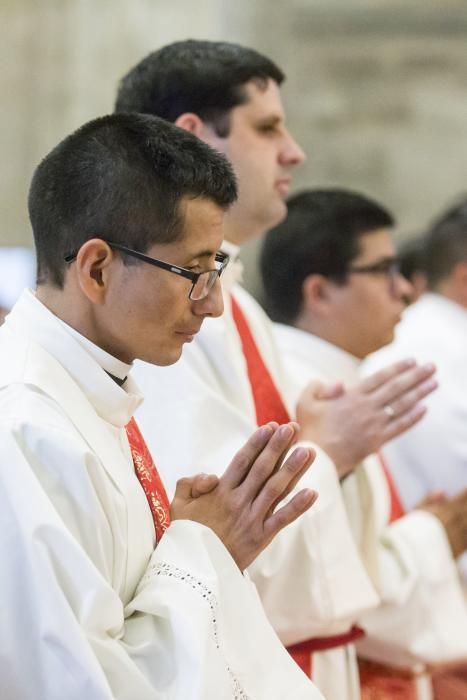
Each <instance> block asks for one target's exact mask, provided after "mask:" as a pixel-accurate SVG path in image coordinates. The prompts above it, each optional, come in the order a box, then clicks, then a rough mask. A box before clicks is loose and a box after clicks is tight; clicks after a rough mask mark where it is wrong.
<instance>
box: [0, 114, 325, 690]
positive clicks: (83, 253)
mask: <svg viewBox="0 0 467 700" xmlns="http://www.w3.org/2000/svg"><path fill="white" fill-rule="evenodd" d="M193 163H196V168H193ZM235 198H236V183H235V178H234V175H233V173H232V170H231V168H230V166H229V164H228V162H227V161H226V160H225V158H224V157H223V156H221V155H220V154H219V153H216V152H214V151H213V150H212V149H210V148H209V147H208V146H207V145H205V144H203V143H202V142H201V141H200V140H199V139H196V138H195V137H193V136H192V135H191V134H188V133H187V132H185V131H183V130H181V129H177V128H176V127H174V126H172V125H171V124H168V123H167V122H164V121H162V120H158V119H156V118H154V117H149V116H146V117H145V116H141V115H128V114H126V115H113V116H110V117H103V118H102V119H98V120H96V121H93V122H90V123H89V124H86V125H85V126H83V127H82V128H81V129H79V130H78V131H77V132H75V133H74V134H72V135H71V136H69V137H68V138H66V139H65V140H64V141H63V142H62V143H60V144H59V145H58V146H57V147H56V148H55V149H54V150H53V151H52V152H51V153H50V154H49V155H48V156H47V157H46V158H45V159H44V160H43V161H42V163H41V164H40V165H39V167H38V168H37V170H36V172H35V174H34V177H33V181H32V185H31V189H30V193H29V213H30V219H31V224H32V228H33V233H34V239H35V245H36V252H37V265H38V285H37V291H36V292H35V293H33V292H31V291H26V292H25V293H24V294H23V295H22V297H21V298H20V299H19V301H18V302H17V304H16V305H15V307H14V308H13V310H12V312H11V313H10V314H9V316H8V318H7V320H6V322H5V324H4V325H3V326H2V328H1V329H0V359H1V361H0V368H1V369H0V469H1V476H0V514H1V515H0V519H1V527H0V555H1V561H2V566H1V573H0V600H1V603H2V614H1V615H0V697H1V698H2V700H39V699H40V700H65V699H66V700H83V698H86V699H87V700H168V699H169V698H170V700H188V699H189V698H190V699H193V700H220V699H221V698H222V699H224V698H225V699H226V700H228V699H231V698H243V699H244V700H246V699H247V698H251V699H253V698H257V699H258V700H259V699H260V698H272V699H274V700H283V698H286V697H293V698H299V699H300V700H320V698H322V696H321V694H320V693H319V692H318V691H317V690H316V688H315V687H314V686H313V684H312V683H311V681H310V680H309V679H307V678H306V676H304V674H302V673H301V671H300V670H299V669H298V668H297V667H296V665H295V664H294V662H293V661H292V660H291V658H290V657H289V655H288V654H287V653H286V651H285V650H284V648H283V647H282V645H281V644H280V642H279V640H278V639H277V637H276V635H275V634H274V632H273V631H272V629H271V627H270V625H269V623H268V622H267V620H266V617H265V615H264V613H263V610H262V607H261V605H260V603H259V600H258V597H257V594H256V592H255V591H254V588H253V586H252V585H251V583H250V582H249V580H248V579H247V578H244V577H243V573H242V572H243V570H244V569H245V568H246V567H248V566H249V565H250V564H251V562H252V560H253V559H254V558H255V557H256V556H257V555H258V554H259V552H260V551H261V550H262V549H264V547H265V546H266V545H267V544H268V543H269V542H270V541H271V540H272V539H273V538H274V537H275V535H276V534H277V533H278V532H279V530H281V529H282V528H283V527H285V526H286V525H288V524H290V523H292V522H293V521H294V520H295V519H296V518H297V517H298V516H299V515H301V514H303V513H304V512H305V511H306V510H307V509H308V508H310V506H311V505H312V504H313V502H314V500H315V498H316V494H315V493H314V492H312V491H311V490H309V489H303V490H301V491H300V492H299V493H298V494H297V495H296V496H295V497H294V498H292V500H289V502H288V503H287V504H286V505H285V506H283V507H279V508H276V504H277V501H278V500H282V499H283V497H284V496H285V495H286V494H288V493H289V492H290V490H291V488H292V487H293V486H295V484H296V482H297V481H298V480H299V479H300V477H301V475H302V474H303V473H304V472H305V471H306V470H307V468H308V467H309V465H310V463H311V461H312V459H313V453H312V451H311V450H310V449H306V448H304V449H296V450H294V451H293V452H292V454H291V455H290V456H288V458H287V459H285V460H284V454H285V453H286V452H288V450H289V448H290V447H291V445H292V443H293V441H294V439H295V435H296V431H297V426H296V424H294V423H287V424H285V425H282V426H280V427H279V425H278V424H277V423H273V422H271V423H269V424H267V425H265V426H263V427H262V428H261V429H260V430H258V431H256V432H255V433H254V434H253V435H252V436H251V437H250V439H249V440H248V441H247V443H246V444H245V445H244V446H243V447H242V448H241V449H240V451H239V452H238V454H237V455H236V456H235V457H234V458H233V460H231V462H230V465H229V466H228V468H227V470H226V471H225V473H223V474H222V473H220V474H219V476H207V475H204V476H203V475H198V476H191V477H190V478H185V479H181V480H180V481H179V482H178V484H177V488H176V491H175V496H174V499H173V501H172V502H171V503H169V499H168V498H167V495H166V492H165V490H164V486H163V483H162V481H161V478H160V476H159V474H158V472H157V469H156V467H155V465H154V462H153V461H152V458H151V454H150V453H149V450H148V448H147V446H146V444H145V441H144V438H143V436H142V434H141V433H140V431H139V428H138V425H137V424H136V422H135V420H134V418H133V414H134V412H135V410H136V408H137V407H138V406H139V405H140V403H141V401H142V396H141V394H140V392H139V389H138V387H137V386H136V384H135V383H134V381H133V379H132V377H131V374H130V370H131V368H132V363H133V361H134V360H135V359H136V358H140V359H143V360H145V361H146V362H151V363H155V364H161V365H168V364H171V363H173V362H176V361H177V360H178V359H179V357H180V354H181V352H182V348H183V345H184V344H186V343H187V342H189V341H190V340H192V338H193V336H194V335H195V334H196V333H197V332H198V331H199V329H200V327H201V324H202V323H203V321H204V320H205V319H206V318H207V317H215V316H218V315H219V314H220V313H221V312H222V295H221V290H220V284H219V282H218V279H219V276H220V274H221V273H222V271H223V269H224V267H225V265H226V263H227V259H226V257H225V255H223V254H220V253H219V247H220V245H221V243H222V225H223V218H224V214H225V211H226V210H227V209H228V207H229V206H230V205H231V204H232V202H233V201H234V200H235ZM216 265H217V267H216ZM171 420H173V421H174V422H176V421H177V416H176V415H172V416H171ZM160 439H161V441H163V440H164V439H166V437H165V435H164V432H163V429H161V430H160ZM180 439H183V435H181V436H180ZM212 439H213V445H214V449H216V448H215V444H216V437H215V436H213V438H212ZM282 462H284V465H283V468H281V466H282ZM221 471H222V470H221Z"/></svg>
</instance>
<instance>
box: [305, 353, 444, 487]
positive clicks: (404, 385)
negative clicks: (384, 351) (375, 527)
mask: <svg viewBox="0 0 467 700" xmlns="http://www.w3.org/2000/svg"><path fill="white" fill-rule="evenodd" d="M434 373H435V367H434V365H432V364H426V365H417V364H416V362H415V360H410V359H409V360H401V361H399V362H396V363H394V364H392V365H390V366H389V367H387V368H385V369H382V370H380V371H378V372H375V373H374V374H372V375H371V376H369V377H367V378H366V379H363V380H362V381H361V382H359V383H358V384H357V385H355V386H353V387H351V388H349V389H343V388H342V390H341V391H340V392H338V391H334V392H327V393H326V391H325V387H324V386H323V384H321V383H319V382H312V383H311V384H310V385H309V386H308V387H307V388H306V389H305V391H304V392H303V393H302V395H301V396H300V399H299V401H298V404H297V413H296V416H297V421H298V423H299V424H300V428H301V430H300V434H299V438H300V440H309V441H311V442H315V443H317V444H318V445H320V447H322V448H323V449H324V450H325V451H326V452H327V453H328V455H329V456H330V457H331V459H332V460H333V461H334V463H335V465H336V467H337V471H338V474H339V477H340V478H343V477H344V476H346V475H347V474H348V473H349V472H351V471H352V470H353V469H355V467H356V466H357V465H358V464H360V462H361V461H362V460H363V459H364V458H365V457H367V456H368V455H370V454H373V453H375V452H377V451H378V450H379V449H380V448H381V447H382V446H383V445H384V444H385V443H386V442H388V441H389V440H392V439H393V438H395V437H397V436H398V435H400V434H401V433H404V432H405V431H406V430H408V429H409V428H411V427H412V426H413V425H415V424H416V423H418V421H419V420H421V418H423V416H424V414H425V412H426V408H425V407H424V406H423V405H422V404H421V403H420V401H421V400H422V399H423V398H425V396H427V395H428V394H430V393H431V392H432V391H433V390H434V389H436V387H437V383H436V381H435V379H434V378H433V375H434Z"/></svg>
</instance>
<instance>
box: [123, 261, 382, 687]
mask: <svg viewBox="0 0 467 700" xmlns="http://www.w3.org/2000/svg"><path fill="white" fill-rule="evenodd" d="M228 252H230V250H228ZM235 265H236V263H234V264H233V270H232V269H230V267H229V268H227V271H226V273H225V275H224V277H225V279H224V285H225V287H224V292H225V294H224V299H225V311H224V315H223V316H222V317H221V318H218V319H207V320H206V321H205V322H204V325H203V327H202V329H201V331H200V333H199V334H198V336H197V337H196V338H195V340H194V342H193V343H191V344H190V345H189V346H185V349H184V351H183V356H182V359H181V360H180V361H179V362H178V363H177V364H176V365H173V366H172V367H165V368H157V367H152V366H150V365H145V364H143V363H137V364H136V366H135V376H136V377H137V378H138V381H139V383H140V384H141V385H142V386H144V387H145V402H144V404H143V405H142V407H141V409H140V410H139V411H138V419H139V421H140V424H141V426H142V428H143V432H144V434H145V436H146V437H147V439H148V442H149V444H150V447H151V448H152V451H153V452H154V454H155V456H156V461H157V464H158V467H159V469H160V471H161V473H162V475H163V477H164V480H166V481H167V482H168V483H169V484H170V486H171V488H173V487H174V484H175V480H176V478H178V477H180V476H182V474H183V472H184V470H187V471H188V472H189V473H195V472H198V471H200V470H202V471H206V472H215V473H218V474H219V473H221V472H223V471H224V469H225V468H226V466H227V464H228V463H229V461H230V460H231V458H232V456H233V454H234V453H235V452H236V451H237V450H238V449H239V448H240V447H241V445H242V444H243V443H244V442H245V440H246V439H247V438H248V437H249V436H250V434H251V432H252V431H253V430H254V429H255V427H256V414H255V406H254V401H253V396H252V391H251V386H250V383H249V379H248V374H247V369H246V364H245V357H244V355H243V351H242V345H241V340H240V337H239V334H238V331H237V328H236V326H235V324H234V321H233V318H232V313H231V305H230V298H229V293H230V292H232V293H233V294H234V296H235V299H236V301H237V302H238V304H239V306H240V307H241V309H242V310H243V312H244V314H245V316H246V318H247V320H248V322H249V325H250V328H251V331H252V333H253V335H254V338H255V341H256V343H257V345H258V348H259V349H260V351H261V354H262V356H263V359H264V360H265V363H266V365H267V367H268V368H269V370H270V372H271V374H272V376H273V378H274V380H275V382H276V384H277V385H278V386H279V387H281V384H282V380H283V374H282V369H281V362H280V358H279V355H278V352H277V348H276V346H275V343H274V339H273V336H272V324H271V322H270V321H269V319H268V318H267V317H266V316H265V314H264V312H263V311H262V309H261V308H260V307H259V306H258V304H257V303H256V302H255V301H254V299H252V297H251V296H250V295H249V294H248V293H247V292H246V291H245V290H243V289H242V288H241V287H240V286H239V285H238V284H235V285H234V281H235V280H234V278H235ZM232 287H234V288H233V289H232ZM174 416H176V419H174ZM161 437H163V438H164V441H161V439H160V438H161ZM318 452H319V454H318V458H317V459H316V461H315V463H314V464H313V465H312V467H311V469H310V470H309V472H308V473H307V474H306V475H305V477H304V478H303V479H302V481H301V483H300V484H299V487H303V486H310V487H311V488H315V489H316V490H317V491H318V492H319V498H318V501H317V503H316V504H315V505H314V506H313V507H312V508H311V510H309V511H308V512H307V513H306V514H305V515H303V516H302V517H301V518H299V519H298V520H297V521H296V522H295V523H293V524H292V525H291V526H290V527H288V528H286V529H285V530H283V531H282V532H281V533H280V534H279V535H278V536H277V537H276V538H275V540H274V541H273V542H272V543H271V545H270V546H269V547H268V548H267V549H266V550H265V551H264V552H263V553H262V554H261V555H260V557H258V559H257V560H256V562H255V563H254V564H253V566H252V567H251V568H250V574H251V576H252V578H253V580H254V581H255V583H256V585H257V588H258V591H259V593H260V596H261V600H262V602H263V604H264V607H265V609H266V613H267V615H268V618H269V619H270V621H271V622H272V624H273V626H274V628H275V630H276V631H277V633H278V634H279V637H280V638H281V640H282V641H283V642H284V644H287V645H291V644H295V643H297V642H301V641H303V640H307V639H310V638H312V637H323V636H328V635H338V634H341V633H343V632H346V631H348V629H349V628H350V627H351V626H352V624H353V623H354V622H355V620H356V619H358V618H359V617H360V616H361V614H362V613H363V612H364V611H365V610H367V609H369V608H371V607H373V606H375V605H377V603H378V600H379V599H378V597H377V595H376V593H375V591H374V588H373V585H372V583H371V581H370V580H369V578H368V576H367V574H366V572H365V570H364V567H363V566H362V563H361V560H360V557H359V554H358V552H357V549H356V546H355V544H354V542H353V539H352V537H351V534H350V531H349V526H348V520H347V515H346V511H345V506H344V504H343V502H342V497H341V493H340V486H339V481H338V478H337V473H336V469H335V466H334V464H333V463H332V462H331V460H330V459H329V458H328V457H327V455H326V454H324V453H323V452H322V451H320V450H318ZM313 680H314V681H315V682H316V684H317V685H318V687H319V688H320V689H321V690H322V692H323V694H324V695H326V696H328V697H329V698H336V699H337V698H339V700H353V699H354V698H358V697H359V691H358V678H357V673H356V665H355V658H354V651H353V647H352V646H348V647H341V648H339V649H333V650H331V651H329V652H324V653H316V654H315V655H314V656H313Z"/></svg>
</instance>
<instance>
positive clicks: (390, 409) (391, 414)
mask: <svg viewBox="0 0 467 700" xmlns="http://www.w3.org/2000/svg"><path fill="white" fill-rule="evenodd" d="M383 411H384V412H385V414H386V415H387V417H388V418H389V420H391V419H392V418H394V417H395V415H396V412H395V410H394V409H393V407H392V406H391V404H389V403H387V404H386V406H383Z"/></svg>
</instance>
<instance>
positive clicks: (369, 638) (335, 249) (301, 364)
mask: <svg viewBox="0 0 467 700" xmlns="http://www.w3.org/2000/svg"><path fill="white" fill-rule="evenodd" d="M393 225H394V220H393V217H392V215H391V214H390V213H389V212H388V211H387V210H386V209H385V208H383V207H382V206H381V205H380V204H378V203H377V202H375V201H373V200H371V199H369V198H367V197H365V196H363V195H360V194H357V193H354V192H351V191H347V190H339V189H328V190H309V191H306V192H302V193H301V194H298V195H296V196H295V197H292V198H291V199H290V200H289V201H288V216H287V218H286V219H285V221H284V222H282V223H281V224H280V225H279V226H277V227H276V228H275V229H273V230H272V231H270V232H269V233H268V234H267V236H266V239H265V241H264V246H263V249H262V253H261V272H262V277H263V282H264V289H265V299H266V304H267V308H268V310H269V312H270V314H271V316H272V318H273V319H274V320H275V321H278V322H279V323H276V326H275V333H276V338H277V342H278V345H279V347H280V349H281V351H282V355H283V357H284V360H285V362H286V365H287V369H288V371H289V376H290V382H289V386H290V388H291V390H292V397H291V398H292V399H293V394H295V395H298V394H299V393H300V391H301V387H302V386H303V380H304V378H307V379H318V380H321V381H329V382H338V381H341V382H343V383H344V384H345V385H346V386H347V387H348V388H349V389H350V388H351V387H352V386H354V385H355V384H356V383H357V382H358V381H359V365H360V363H361V361H362V360H363V359H364V358H365V357H366V356H367V355H368V354H369V353H370V352H374V351H375V350H377V349H378V348H380V347H382V346H383V345H385V344H387V343H388V342H390V341H391V339H392V337H393V334H394V327H395V325H396V323H397V322H398V320H399V319H400V315H401V313H402V311H403V309H404V297H405V295H407V294H408V293H410V286H409V284H408V282H407V281H406V280H405V279H404V278H403V277H402V275H401V274H400V272H399V269H398V261H397V257H396V250H395V247H394V243H393V241H392V235H391V234H392V228H393ZM278 261H280V263H279V262H278ZM402 402H403V399H400V398H399V397H395V398H394V400H393V401H391V403H390V404H388V405H387V407H386V408H387V411H386V413H387V415H386V416H385V420H386V425H387V426H388V425H390V423H391V421H392V420H393V419H394V416H396V415H397V414H398V412H399V411H400V408H401V405H402ZM384 469H385V467H384V464H383V463H382V462H381V458H380V457H379V456H378V455H376V454H375V455H370V456H369V457H367V458H366V459H365V460H364V461H363V463H362V465H361V466H359V467H358V469H356V470H355V471H354V473H353V474H351V475H349V476H348V478H347V479H346V480H345V481H344V482H343V483H342V490H343V494H344V499H345V501H346V505H347V509H348V513H349V519H350V524H351V527H352V531H353V533H354V535H355V537H356V541H357V543H358V546H359V550H360V552H361V555H362V558H363V560H364V561H365V563H366V566H367V570H368V573H369V575H370V576H371V578H372V580H373V582H374V585H375V587H376V588H377V590H378V593H379V595H380V597H381V601H382V603H381V605H380V607H379V608H378V609H377V610H375V611H371V612H370V613H367V614H366V615H363V616H362V619H361V622H362V624H363V626H364V628H365V629H366V632H367V635H366V638H365V640H364V641H363V642H362V643H361V645H362V646H361V650H362V652H363V653H364V654H365V656H367V657H368V656H369V658H370V659H372V660H373V661H375V660H376V661H378V662H382V663H386V664H387V663H389V664H392V665H393V666H396V667H398V666H405V667H406V668H413V669H414V673H415V671H416V667H417V665H418V672H420V671H421V668H422V667H421V666H420V664H427V665H428V664H433V663H434V662H448V661H449V662H452V661H457V660H458V659H459V658H461V657H467V632H466V630H467V607H466V604H465V600H464V598H463V594H462V589H461V586H460V585H459V581H458V579H457V575H456V567H455V565H454V558H455V557H458V556H459V555H460V554H461V553H462V552H463V551H464V550H465V549H466V548H467V515H466V513H467V491H465V493H464V494H463V495H462V496H461V497H458V498H457V499H453V500H452V501H447V502H441V503H437V502H436V503H435V504H430V508H429V509H428V510H427V509H425V510H414V511H412V512H410V513H407V514H404V511H403V509H402V507H401V505H400V502H399V507H398V508H397V510H396V509H395V505H396V504H397V503H398V501H397V493H396V492H395V490H394V489H393V493H392V495H391V491H390V484H391V482H390V481H389V482H388V479H387V476H386V475H385V474H384ZM435 500H436V499H435ZM402 562H403V564H402ZM434 571H437V572H438V573H437V575H436V576H433V572H434ZM435 601H436V602H435ZM375 672H376V675H377V676H378V681H377V683H378V687H381V688H382V687H383V686H382V685H380V684H381V683H382V681H383V679H384V673H383V671H382V670H381V669H375V667H373V666H371V665H370V667H369V666H368V664H366V665H364V667H363V673H362V683H363V687H364V688H365V690H366V692H368V690H369V688H371V687H372V684H373V683H374V678H373V675H374V674H375ZM386 682H387V683H388V687H392V688H393V690H394V692H395V687H396V686H395V684H396V683H397V681H396V680H395V679H394V678H393V677H391V675H388V677H387V679H386ZM398 683H399V684H400V686H401V692H402V688H404V680H403V678H400V679H399V681H398ZM391 684H392V685H391ZM374 692H375V693H376V690H375V691H374ZM380 692H381V691H380ZM405 692H407V695H406V694H404V693H405ZM404 693H403V694H402V695H401V697H412V695H410V689H407V690H406V691H404ZM375 697H378V698H379V697H382V696H381V695H378V694H376V695H375ZM384 697H386V695H384ZM388 697H389V696H388ZM398 697H399V694H398ZM443 697H444V696H443ZM449 697H450V696H449Z"/></svg>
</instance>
